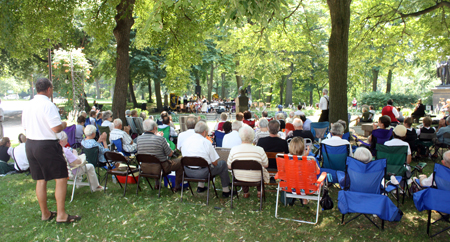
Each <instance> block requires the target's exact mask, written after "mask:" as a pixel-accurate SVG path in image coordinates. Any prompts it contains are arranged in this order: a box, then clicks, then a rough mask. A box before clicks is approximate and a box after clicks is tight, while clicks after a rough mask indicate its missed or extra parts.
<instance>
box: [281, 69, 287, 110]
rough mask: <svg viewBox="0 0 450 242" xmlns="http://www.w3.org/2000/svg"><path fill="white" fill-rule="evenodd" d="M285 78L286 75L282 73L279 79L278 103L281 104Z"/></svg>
mask: <svg viewBox="0 0 450 242" xmlns="http://www.w3.org/2000/svg"><path fill="white" fill-rule="evenodd" d="M286 79H287V75H282V76H281V81H280V104H283V93H284V83H285V81H286Z"/></svg>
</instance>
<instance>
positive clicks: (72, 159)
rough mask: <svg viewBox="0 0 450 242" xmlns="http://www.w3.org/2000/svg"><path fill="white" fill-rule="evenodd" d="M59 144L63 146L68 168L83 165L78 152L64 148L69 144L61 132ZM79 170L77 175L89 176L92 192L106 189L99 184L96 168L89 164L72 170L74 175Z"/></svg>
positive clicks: (64, 134)
mask: <svg viewBox="0 0 450 242" xmlns="http://www.w3.org/2000/svg"><path fill="white" fill-rule="evenodd" d="M59 144H60V145H61V148H62V149H63V153H64V156H65V158H66V161H67V165H68V168H69V167H71V166H75V165H78V164H81V163H82V160H81V159H80V157H78V154H77V151H76V150H72V149H69V148H65V147H64V146H66V144H67V134H66V132H64V131H61V133H59ZM77 170H78V174H77V175H80V176H81V175H83V174H85V173H87V175H88V176H89V184H90V187H91V191H94V192H97V191H102V190H103V189H104V188H103V187H102V186H100V184H99V183H98V178H97V174H96V173H95V167H94V166H93V165H92V164H89V163H88V164H86V166H81V167H79V168H77V169H74V170H72V174H73V175H75V173H76V172H77ZM70 176H71V174H70V170H69V177H70Z"/></svg>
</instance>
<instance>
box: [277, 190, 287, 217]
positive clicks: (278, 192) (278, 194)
mask: <svg viewBox="0 0 450 242" xmlns="http://www.w3.org/2000/svg"><path fill="white" fill-rule="evenodd" d="M279 197H280V183H278V188H277V202H276V204H275V218H278V216H277V215H278V199H279ZM284 201H286V198H284Z"/></svg>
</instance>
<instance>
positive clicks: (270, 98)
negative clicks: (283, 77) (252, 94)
mask: <svg viewBox="0 0 450 242" xmlns="http://www.w3.org/2000/svg"><path fill="white" fill-rule="evenodd" d="M269 92H270V95H268V96H267V102H268V103H271V102H272V92H273V86H272V85H270V90H269Z"/></svg>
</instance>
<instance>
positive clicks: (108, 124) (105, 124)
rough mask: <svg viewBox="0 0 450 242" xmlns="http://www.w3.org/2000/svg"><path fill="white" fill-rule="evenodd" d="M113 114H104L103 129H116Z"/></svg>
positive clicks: (107, 112) (108, 112) (109, 112)
mask: <svg viewBox="0 0 450 242" xmlns="http://www.w3.org/2000/svg"><path fill="white" fill-rule="evenodd" d="M112 115H113V113H112V112H111V111H109V110H108V111H105V112H103V123H102V126H103V127H109V130H110V131H112V130H113V129H114V124H113V123H112V120H113V117H112Z"/></svg>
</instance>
